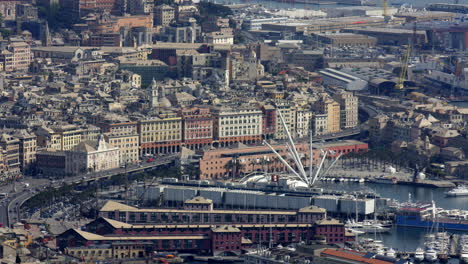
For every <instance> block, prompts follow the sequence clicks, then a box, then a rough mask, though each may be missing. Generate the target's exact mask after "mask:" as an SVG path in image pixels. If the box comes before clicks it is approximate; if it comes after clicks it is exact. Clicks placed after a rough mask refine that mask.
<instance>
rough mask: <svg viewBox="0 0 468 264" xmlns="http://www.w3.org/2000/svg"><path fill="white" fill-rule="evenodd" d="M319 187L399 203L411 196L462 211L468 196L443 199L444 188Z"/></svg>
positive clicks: (467, 208)
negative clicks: (372, 194)
mask: <svg viewBox="0 0 468 264" xmlns="http://www.w3.org/2000/svg"><path fill="white" fill-rule="evenodd" d="M321 186H323V187H326V188H329V189H333V190H344V191H360V190H367V191H375V192H376V193H378V194H380V195H381V196H382V197H384V198H391V199H395V200H397V201H400V202H405V201H408V198H409V195H410V194H411V200H412V201H414V202H416V201H417V202H427V203H431V201H432V200H433V201H434V202H435V203H436V206H437V207H441V208H444V209H463V210H468V196H465V197H445V194H444V192H446V191H447V190H448V189H445V188H427V187H416V186H410V185H398V184H376V183H366V184H359V183H329V182H323V183H321Z"/></svg>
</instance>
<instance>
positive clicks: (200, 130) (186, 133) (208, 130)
mask: <svg viewBox="0 0 468 264" xmlns="http://www.w3.org/2000/svg"><path fill="white" fill-rule="evenodd" d="M181 117H182V140H183V145H184V146H185V147H187V148H190V149H199V148H202V147H203V146H209V145H211V144H212V143H213V117H212V115H211V112H210V109H209V108H200V107H195V108H186V109H182V110H181Z"/></svg>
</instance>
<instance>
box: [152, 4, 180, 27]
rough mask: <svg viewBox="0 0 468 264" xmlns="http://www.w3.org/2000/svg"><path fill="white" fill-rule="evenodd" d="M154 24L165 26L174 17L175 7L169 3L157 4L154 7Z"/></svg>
mask: <svg viewBox="0 0 468 264" xmlns="http://www.w3.org/2000/svg"><path fill="white" fill-rule="evenodd" d="M153 14H154V19H153V20H154V25H155V26H167V25H169V24H170V23H171V22H172V20H173V19H174V17H175V9H174V8H173V7H171V6H169V5H159V6H156V7H155V8H154V13H153Z"/></svg>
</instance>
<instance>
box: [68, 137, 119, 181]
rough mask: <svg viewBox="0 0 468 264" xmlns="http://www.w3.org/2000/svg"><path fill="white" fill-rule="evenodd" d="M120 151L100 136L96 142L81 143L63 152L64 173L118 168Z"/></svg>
mask: <svg viewBox="0 0 468 264" xmlns="http://www.w3.org/2000/svg"><path fill="white" fill-rule="evenodd" d="M119 166H120V150H119V149H118V148H116V147H114V146H112V145H110V144H109V143H107V142H106V141H105V139H104V136H103V135H101V136H100V137H99V139H98V141H97V142H93V141H83V142H81V143H80V144H78V145H77V146H75V147H73V148H72V149H71V150H68V151H65V172H66V173H68V174H80V173H84V172H89V171H91V172H98V171H106V170H111V169H116V168H119Z"/></svg>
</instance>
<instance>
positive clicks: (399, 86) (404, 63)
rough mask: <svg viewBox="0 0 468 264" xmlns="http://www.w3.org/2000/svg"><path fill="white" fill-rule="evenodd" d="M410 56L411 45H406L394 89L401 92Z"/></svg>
mask: <svg viewBox="0 0 468 264" xmlns="http://www.w3.org/2000/svg"><path fill="white" fill-rule="evenodd" d="M410 55H411V45H408V47H407V48H406V53H405V55H404V56H403V58H402V59H401V64H402V66H401V71H400V77H399V78H398V83H397V84H396V86H395V87H396V88H397V89H398V90H403V89H404V88H405V85H404V84H405V79H406V73H407V72H408V63H409V59H410Z"/></svg>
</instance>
